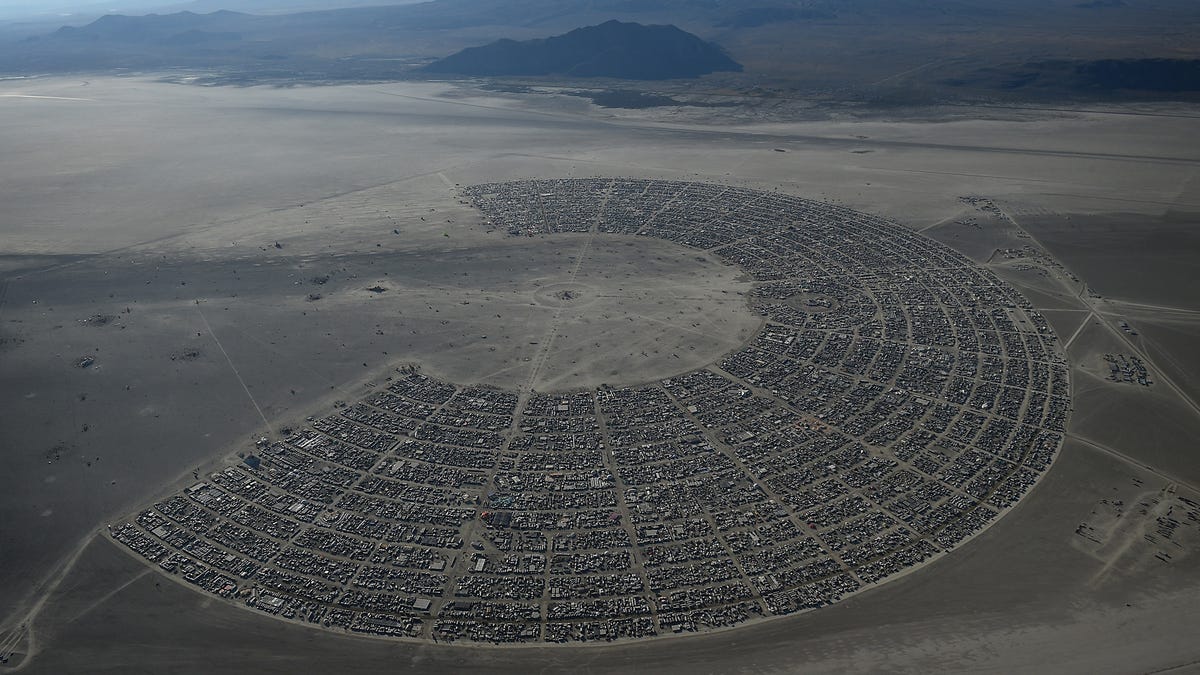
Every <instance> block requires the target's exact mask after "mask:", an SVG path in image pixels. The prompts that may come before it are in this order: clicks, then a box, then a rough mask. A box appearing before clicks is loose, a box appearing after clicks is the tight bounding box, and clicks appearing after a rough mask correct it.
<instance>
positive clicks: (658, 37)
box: [425, 20, 742, 80]
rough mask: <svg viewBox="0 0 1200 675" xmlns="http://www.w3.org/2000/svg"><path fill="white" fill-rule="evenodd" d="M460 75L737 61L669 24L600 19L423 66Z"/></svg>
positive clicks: (707, 68)
mask: <svg viewBox="0 0 1200 675" xmlns="http://www.w3.org/2000/svg"><path fill="white" fill-rule="evenodd" d="M425 70H426V71H427V72H431V73H454V74H460V75H478V76H495V75H518V76H519V75H565V76H574V77H616V78H624V79H630V80H665V79H673V78H686V77H698V76H700V75H707V74H708V73H713V72H738V71H741V70H742V66H741V64H739V63H737V62H736V61H734V60H733V59H731V58H729V56H728V55H726V54H725V52H724V50H722V49H721V48H720V47H719V46H717V45H716V44H714V43H712V42H705V41H704V40H701V39H700V38H699V37H697V36H695V35H693V34H691V33H688V32H687V31H684V30H680V29H679V28H677V27H675V26H643V25H642V24H639V23H625V22H621V21H616V20H612V21H606V22H604V23H602V24H600V25H598V26H587V27H584V28H576V29H575V30H572V31H570V32H568V33H566V34H565V35H556V36H554V37H549V38H544V39H539V40H525V41H522V42H518V41H516V40H508V39H505V40H498V41H496V42H493V43H491V44H489V45H485V46H482V47H468V48H467V49H464V50H462V51H460V52H458V53H456V54H452V55H451V56H447V57H446V58H444V59H439V60H438V61H434V62H433V63H431V64H429V65H428V66H426V68H425Z"/></svg>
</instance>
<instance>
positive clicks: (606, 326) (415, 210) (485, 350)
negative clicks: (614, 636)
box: [0, 76, 1200, 673]
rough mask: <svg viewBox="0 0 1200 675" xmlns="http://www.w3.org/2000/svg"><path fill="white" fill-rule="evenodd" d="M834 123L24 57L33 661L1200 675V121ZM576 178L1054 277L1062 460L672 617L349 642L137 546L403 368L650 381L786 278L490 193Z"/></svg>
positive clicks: (8, 236) (734, 336)
mask: <svg viewBox="0 0 1200 675" xmlns="http://www.w3.org/2000/svg"><path fill="white" fill-rule="evenodd" d="M811 117H813V119H811V120H809V121H797V122H787V123H785V122H771V123H769V124H767V123H761V124H760V123H755V122H754V119H753V116H752V115H749V114H747V115H744V116H739V114H738V112H737V111H736V110H730V109H721V110H719V111H706V110H704V109H678V110H677V109H672V108H664V109H652V110H639V111H622V110H619V109H601V108H597V107H595V106H592V105H591V104H589V103H587V102H586V101H584V100H582V99H579V98H573V97H559V96H553V95H547V94H536V95H518V94H503V95H502V94H495V93H489V92H486V91H483V90H480V89H476V88H474V87H472V86H471V84H469V83H465V82H459V83H440V82H423V83H415V82H410V83H394V84H361V85H347V86H324V87H316V86H314V87H290V88H272V87H243V88H235V87H201V86H192V85H185V84H173V83H166V82H161V81H158V80H156V79H154V78H151V77H138V76H129V77H103V78H95V79H90V80H87V81H81V80H79V79H72V78H57V77H56V78H32V79H27V80H7V81H0V139H2V140H0V146H2V147H3V148H4V152H3V153H0V176H4V180H3V181H2V182H0V203H3V204H4V215H3V217H2V218H0V381H2V382H3V383H4V386H3V387H0V410H3V411H4V413H3V414H2V415H0V439H3V444H4V445H5V446H6V448H7V452H6V453H5V464H4V465H3V467H2V469H3V470H2V471H0V514H3V525H2V526H0V582H2V584H3V587H4V588H6V589H8V592H6V593H5V594H4V596H3V598H0V617H2V618H3V623H2V624H0V631H2V633H0V650H2V651H7V652H9V653H11V654H12V656H11V658H10V660H9V662H8V663H7V664H3V665H0V671H3V670H4V669H5V668H7V669H10V670H13V669H19V670H21V671H22V672H29V673H61V672H78V671H81V670H86V671H88V672H95V673H101V672H112V673H118V672H119V673H130V672H147V673H149V672H181V673H182V672H196V673H200V672H214V671H221V672H246V673H271V672H279V673H284V672H297V671H301V670H304V671H311V672H324V671H337V672H372V671H376V670H378V669H381V668H385V667H386V668H400V667H403V668H406V669H409V670H412V671H413V672H435V671H440V672H445V671H448V670H465V669H467V668H487V669H489V670H492V671H495V672H524V671H528V670H530V669H531V668H540V669H555V668H562V667H564V666H566V665H567V664H568V663H569V664H570V668H571V669H573V670H580V671H584V672H630V670H631V669H634V668H636V669H639V670H643V671H655V672H685V671H687V672H785V671H791V670H795V669H797V668H798V667H802V668H803V669H804V670H806V671H807V670H812V671H817V672H824V671H838V670H842V671H844V670H848V669H851V670H856V671H874V672H888V671H898V672H918V671H929V670H947V671H974V672H1013V671H1016V670H1032V669H1037V670H1053V671H1056V672H1080V673H1084V672H1089V673H1090V672H1163V671H1168V672H1192V671H1196V670H1197V669H1200V642H1197V641H1196V640H1195V628H1194V626H1195V625H1196V622H1197V621H1200V565H1198V564H1197V561H1198V560H1200V558H1197V556H1196V550H1197V547H1198V546H1200V522H1197V521H1196V520H1195V518H1194V516H1192V517H1190V518H1189V516H1188V515H1187V514H1194V513H1195V511H1196V500H1200V447H1198V445H1197V439H1200V375H1198V373H1200V361H1198V359H1197V350H1196V345H1197V344H1200V285H1197V283H1196V279H1197V275H1196V271H1195V261H1196V259H1197V255H1198V254H1200V173H1198V170H1200V141H1197V139H1200V116H1198V115H1196V114H1195V113H1194V109H1192V108H1189V107H1185V106H1170V105H1165V104H1164V105H1161V106H1154V105H1150V104H1141V105H1138V106H1132V105H1131V106H1127V107H1119V106H1106V107H1104V108H1096V107H1092V108H1088V109H1070V108H1061V107H1059V108H1055V109H1037V108H1021V109H1016V108H988V107H969V108H968V107H961V106H956V107H953V108H944V109H941V108H921V109H895V110H889V111H886V112H878V111H876V112H874V113H871V114H866V113H863V112H862V111H857V112H851V111H848V110H842V109H836V108H832V107H831V108H830V109H829V110H827V111H825V113H824V114H821V115H811ZM572 177H573V178H587V177H628V178H645V179H660V180H671V181H701V182H706V183H716V184H721V185H727V186H732V187H739V188H750V189H754V190H760V191H765V192H780V193H784V194H787V195H793V196H797V197H802V198H806V199H812V200H818V201H824V202H830V203H833V204H837V205H841V206H846V207H849V208H852V209H855V210H857V211H861V212H865V213H868V214H873V215H876V216H881V217H884V218H887V219H889V220H891V221H894V222H895V223H898V224H899V225H901V226H903V227H905V228H908V229H910V230H912V231H915V232H920V233H921V234H923V235H924V236H926V237H929V238H932V239H934V240H936V241H938V242H941V243H943V244H945V245H947V246H949V247H950V248H952V249H954V250H956V251H958V252H960V253H962V254H963V255H965V256H966V257H968V258H970V259H971V260H973V261H974V262H976V263H978V264H979V265H982V266H984V267H986V268H987V269H989V270H990V271H991V272H993V273H995V274H996V275H997V276H998V277H1000V278H1001V279H1003V280H1004V281H1005V282H1007V283H1008V284H1010V285H1011V286H1012V287H1013V288H1015V289H1017V290H1018V291H1019V292H1020V293H1021V294H1022V295H1024V297H1026V298H1027V299H1028V300H1029V301H1030V302H1031V303H1032V305H1033V307H1034V308H1036V309H1037V310H1038V311H1039V312H1041V314H1042V315H1044V316H1045V318H1046V320H1047V321H1048V322H1049V324H1050V326H1051V327H1052V328H1053V330H1054V332H1055V334H1056V335H1057V336H1058V339H1059V343H1060V344H1061V346H1062V349H1063V350H1064V351H1065V353H1066V356H1067V358H1068V360H1069V363H1070V382H1071V392H1070V395H1071V404H1072V407H1073V410H1072V412H1071V415H1070V422H1069V425H1068V426H1067V433H1066V435H1065V441H1064V443H1063V446H1062V450H1061V452H1060V454H1059V456H1058V458H1057V459H1056V461H1055V462H1054V464H1053V466H1052V467H1051V468H1050V470H1049V472H1048V473H1047V474H1046V475H1045V477H1044V478H1043V479H1042V480H1040V482H1039V483H1038V484H1037V486H1036V487H1034V488H1033V489H1032V491H1030V492H1029V493H1028V494H1027V495H1026V496H1025V497H1024V498H1023V499H1021V501H1020V502H1019V503H1018V504H1017V505H1016V506H1015V507H1013V508H1012V510H1011V511H1009V512H1008V513H1007V514H1005V515H1003V517H1002V518H1000V519H999V520H998V521H996V522H995V524H994V525H992V526H990V527H988V528H987V529H986V530H985V531H983V532H982V533H981V534H979V535H978V536H977V537H975V538H974V539H972V540H970V541H969V542H967V543H965V544H963V546H962V547H961V548H958V549H955V550H953V551H951V552H949V553H948V554H946V555H945V556H944V557H941V558H939V559H937V560H935V561H934V562H932V563H931V564H929V565H927V566H925V567H922V568H920V569H918V570H916V571H915V572H913V573H911V574H907V575H902V576H900V577H899V578H896V579H894V580H890V581H888V582H887V583H884V584H880V585H879V586H878V587H871V588H868V589H867V590H865V591H863V592H860V593H858V594H855V595H854V596H852V597H850V598H848V599H846V600H845V601H843V602H841V603H839V604H837V605H834V606H830V607H825V608H821V609H818V610H815V611H810V612H803V613H799V614H796V615H792V616H787V617H781V618H777V619H772V620H770V621H761V622H752V623H750V624H748V625H745V626H742V627H737V628H731V629H727V630H719V631H716V632H713V633H711V634H707V635H698V636H680V637H670V638H668V639H665V640H656V641H650V642H628V643H621V642H618V643H615V644H612V645H595V644H587V645H571V646H559V645H554V646H550V645H539V646H529V645H525V646H516V647H497V646H487V645H471V644H465V643H463V644H455V645H442V644H417V643H407V642H397V641H389V640H383V639H371V638H366V637H359V636H354V635H350V634H348V633H340V634H339V633H335V632H333V631H327V630H319V629H316V628H310V627H305V626H299V625H296V624H294V623H287V622H283V621H279V620H277V619H274V618H272V617H268V616H265V615H263V614H260V613H256V612H253V611H250V610H247V609H243V608H238V607H234V606H233V605H231V604H229V603H225V602H220V601H217V600H215V599H214V598H212V597H211V596H209V595H208V594H205V593H203V592H200V591H197V590H194V589H192V588H189V587H187V586H185V585H183V584H180V583H175V581H174V580H173V579H172V578H170V577H168V576H167V575H164V574H161V573H159V572H157V571H156V570H155V568H154V566H153V565H148V564H146V562H145V561H143V560H141V559H139V558H136V557H133V556H131V555H129V551H127V550H124V548H123V547H121V546H120V545H118V544H114V542H113V541H112V540H111V539H109V538H108V537H107V536H106V527H107V526H110V525H113V524H115V523H117V522H120V521H122V520H123V519H127V518H129V516H130V514H135V513H136V512H137V511H138V510H140V509H143V508H145V507H146V506H147V505H149V504H151V503H153V502H154V501H156V500H159V499H163V498H165V497H167V496H169V495H172V494H174V493H177V492H179V490H180V489H182V488H185V487H187V486H188V485H190V484H192V483H194V482H196V480H197V479H199V478H200V477H201V476H204V475H206V474H208V473H211V472H212V471H215V470H217V469H219V468H221V467H224V466H226V465H228V464H230V463H231V462H237V461H238V456H237V453H238V452H245V451H248V450H251V449H253V447H254V443H255V441H256V440H257V439H259V438H260V437H264V436H268V437H275V436H276V435H278V434H279V433H280V430H281V429H283V428H287V427H294V426H297V425H302V424H303V423H304V420H305V418H307V417H309V416H313V415H324V414H328V412H329V411H330V410H331V409H333V405H334V404H335V402H339V401H356V400H359V399H361V398H363V397H364V396H366V395H368V394H369V393H371V392H372V391H375V390H377V389H378V388H380V387H381V385H383V383H384V382H385V381H386V378H388V377H389V376H390V375H391V374H393V373H394V372H395V369H396V368H397V367H401V366H408V365H415V366H418V367H419V368H420V370H421V371H422V372H424V373H426V374H429V375H431V376H433V377H436V378H440V379H442V380H445V381H448V382H453V383H455V384H461V385H471V384H484V385H494V386H498V387H503V388H513V389H522V388H525V389H526V390H530V389H531V390H534V391H565V390H573V389H578V388H581V387H598V386H601V385H612V386H626V385H636V384H640V383H647V382H654V381H658V380H660V379H662V378H666V377H671V376H675V375H679V374H681V373H685V372H687V371H690V370H693V369H695V368H698V367H701V366H703V365H705V364H708V363H712V362H714V361H716V360H718V359H719V358H721V357H722V356H723V355H726V354H728V353H729V352H731V351H733V350H735V349H738V348H740V347H742V346H743V345H745V344H746V343H747V342H748V341H749V340H750V339H751V338H752V337H753V336H754V335H755V334H756V332H757V331H758V330H759V327H760V323H761V319H762V317H760V316H759V315H757V314H755V313H754V312H753V311H751V309H750V306H749V304H748V300H747V296H748V295H749V294H750V292H751V288H752V286H753V284H752V280H751V279H750V278H748V277H747V276H746V275H745V274H742V273H741V271H740V270H738V269H736V268H733V267H730V266H727V265H724V264H723V263H721V262H720V260H718V259H717V258H716V257H715V256H713V255H709V254H707V253H705V252H697V251H696V250H692V249H688V248H685V247H683V246H679V245H676V244H674V243H671V242H668V241H662V240H658V239H649V238H638V237H633V236H626V235H618V234H611V235H603V236H597V237H592V238H587V237H584V236H583V235H579V234H558V235H554V236H552V237H550V236H531V237H514V236H511V235H510V234H508V233H507V232H506V231H504V230H503V229H500V228H495V227H492V226H491V225H490V224H489V223H488V222H487V220H486V219H485V218H484V217H483V215H482V214H481V213H480V212H479V211H478V210H476V209H475V208H473V207H472V206H471V204H470V203H469V202H468V200H467V199H466V198H465V197H464V195H463V192H462V190H463V188H465V187H467V186H471V185H476V184H480V183H490V182H498V181H508V180H518V179H529V178H545V179H555V178H572ZM547 336H549V337H550V340H547ZM1114 359H1115V360H1114ZM1114 364H1115V365H1114ZM1114 369H1115V370H1114ZM1116 372H1120V373H1121V374H1129V378H1125V379H1122V378H1118V379H1117V380H1114V379H1112V375H1113V373H1116ZM1142 373H1144V376H1143V375H1142ZM1138 377H1144V379H1145V382H1140V381H1138ZM1118 380H1119V381H1118ZM1164 519H1176V520H1178V521H1179V524H1178V525H1177V526H1175V527H1172V528H1167V529H1166V530H1164V525H1163V523H1164ZM114 643H122V644H124V645H127V646H130V648H126V649H122V650H114V649H113V648H112V646H113V644H114ZM133 653H136V660H135V662H134V661H133V660H132V659H131V654H133Z"/></svg>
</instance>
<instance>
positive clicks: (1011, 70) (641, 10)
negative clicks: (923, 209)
mask: <svg viewBox="0 0 1200 675" xmlns="http://www.w3.org/2000/svg"><path fill="white" fill-rule="evenodd" d="M4 1H5V0H0V3H3V2H4ZM21 1H25V0H21ZM43 1H44V2H68V1H71V0H43ZM95 1H98V0H95ZM115 1H116V4H117V5H118V6H122V5H124V6H128V5H141V4H142V3H145V2H151V1H152V0H115ZM162 1H163V2H164V3H178V4H175V7H176V8H180V9H183V8H189V9H193V10H207V9H214V8H218V7H230V8H232V9H236V10H238V11H237V12H231V11H216V12H213V13H211V14H209V13H201V12H199V11H186V12H173V13H168V12H169V11H170V10H168V12H163V13H159V14H149V15H145V16H116V15H114V16H106V17H103V18H100V19H97V20H95V21H91V22H90V23H88V22H84V21H83V20H82V19H79V18H75V17H72V18H70V19H69V20H64V21H63V23H66V24H70V25H72V26H74V28H64V29H62V30H58V31H55V30H54V29H55V28H57V27H58V26H57V25H53V26H52V25H47V24H45V23H38V24H30V26H25V27H22V26H17V25H16V24H11V25H10V26H8V27H6V25H5V24H2V23H0V75H4V76H7V75H30V74H41V73H54V72H87V73H97V72H113V71H116V70H121V71H136V72H164V71H183V70H192V71H203V72H204V73H206V74H207V73H211V74H212V75H211V77H212V78H214V80H215V81H221V82H238V83H241V82H247V83H250V82H266V81H269V82H294V81H313V82H332V81H356V80H357V81H378V80H394V79H397V78H404V77H413V76H420V75H421V74H424V73H428V72H450V71H451V70H453V71H457V72H463V73H472V74H496V75H502V74H513V75H516V74H534V73H559V74H562V75H564V76H576V77H580V78H582V77H591V76H598V75H610V76H614V77H620V78H637V79H653V78H677V77H692V76H695V75H699V74H702V73H706V72H712V71H721V70H740V69H741V68H740V67H739V64H741V65H742V66H744V68H745V72H746V73H747V76H746V77H744V78H742V79H741V80H738V78H734V77H728V78H723V81H724V82H725V84H726V85H728V86H729V87H731V88H732V89H733V90H738V89H739V88H740V87H745V89H746V90H750V91H758V89H757V88H758V87H759V86H765V87H766V88H767V89H768V90H771V91H780V92H782V91H788V90H791V91H803V92H806V93H808V94H813V95H816V96H822V97H833V98H838V99H844V100H869V101H883V102H886V103H888V104H893V103H895V102H904V101H916V100H923V101H937V100H941V99H942V98H943V97H948V98H954V99H964V98H970V99H979V98H983V99H991V98H992V97H1002V98H1006V99H1007V98H1011V99H1020V100H1033V99H1035V98H1037V99H1056V98H1062V97H1074V96H1078V97H1090V98H1105V97H1110V96H1124V97H1135V98H1136V97H1142V98H1147V97H1151V98H1152V97H1172V98H1186V99H1195V98H1200V94H1192V92H1196V91H1197V88H1196V84H1195V82H1196V75H1195V68H1196V66H1195V65H1194V62H1196V61H1198V60H1200V41H1197V40H1195V39H1194V38H1193V33H1195V29H1194V27H1195V26H1196V25H1200V2H1196V0H1003V1H1002V2H998V1H997V0H429V1H427V2H411V3H410V2H409V0H403V1H404V2H405V3H408V4H401V5H396V4H390V5H389V4H381V5H378V6H368V7H349V8H342V7H338V8H332V9H323V10H321V11H303V12H295V13H276V11H277V10H279V9H282V8H286V7H329V6H338V5H341V4H343V3H351V4H355V5H358V4H359V3H374V2H379V3H388V2H395V1H396V0H236V1H234V0H162ZM78 2H80V3H89V2H93V0H78ZM104 6H106V7H107V6H109V5H104ZM268 10H269V13H267V12H268ZM246 12H250V13H246ZM610 20H616V21H617V22H636V24H642V25H641V26H639V27H637V29H635V28H633V27H631V26H630V24H621V23H614V24H605V23H604V22H607V21H610ZM12 26H15V27H12ZM35 26H36V27H35ZM579 26H591V28H590V29H583V31H582V32H575V30H574V29H577V28H578V27H579ZM672 27H675V28H672ZM568 31H570V32H568ZM593 31H594V32H595V35H594V36H593V35H592V32H593ZM605 31H608V33H605ZM642 31H649V32H646V33H644V34H643V32H642ZM684 31H686V33H685V32H684ZM564 34H565V35H564ZM551 35H556V36H558V37H556V38H548V37H547V36H551ZM1064 35H1066V36H1070V39H1063V36H1064ZM499 38H507V39H506V40H502V41H500V42H497V43H495V44H489V43H491V42H492V41H494V40H497V39H499ZM522 41H524V42H522ZM706 41H716V42H718V43H719V44H720V45H721V46H720V47H716V46H715V45H713V44H712V43H711V42H706ZM478 45H487V46H486V47H477V46H478ZM468 47H477V49H464V48H468ZM458 50H464V51H463V52H462V53H459V54H455V55H454V56H452V57H447V56H446V55H447V54H453V53H455V52H456V51H458ZM438 59H441V61H438ZM435 61H436V62H437V63H436V65H434V66H433V68H432V69H431V70H430V71H425V70H423V68H424V67H425V66H427V65H428V64H430V63H433V62H435ZM205 77H208V75H205ZM643 103H645V101H643Z"/></svg>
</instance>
